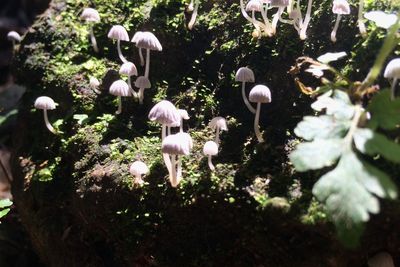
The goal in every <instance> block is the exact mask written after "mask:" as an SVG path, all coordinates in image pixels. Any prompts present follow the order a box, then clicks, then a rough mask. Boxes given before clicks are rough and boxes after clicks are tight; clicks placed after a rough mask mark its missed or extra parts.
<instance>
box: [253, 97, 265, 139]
mask: <svg viewBox="0 0 400 267" xmlns="http://www.w3.org/2000/svg"><path fill="white" fill-rule="evenodd" d="M260 110H261V102H257V111H256V117H255V118H254V132H255V133H256V136H257V140H258V142H259V143H262V142H264V139H263V138H262V134H261V132H260V127H259V126H258V123H259V120H260Z"/></svg>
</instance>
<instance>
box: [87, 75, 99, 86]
mask: <svg viewBox="0 0 400 267" xmlns="http://www.w3.org/2000/svg"><path fill="white" fill-rule="evenodd" d="M99 85H100V81H99V80H98V79H97V78H96V77H90V79H89V86H90V87H91V88H96V87H98V86H99Z"/></svg>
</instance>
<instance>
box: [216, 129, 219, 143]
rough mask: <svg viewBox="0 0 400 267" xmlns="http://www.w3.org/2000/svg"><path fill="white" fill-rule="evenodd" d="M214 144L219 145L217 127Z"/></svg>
mask: <svg viewBox="0 0 400 267" xmlns="http://www.w3.org/2000/svg"><path fill="white" fill-rule="evenodd" d="M215 143H217V144H218V145H219V127H217V132H216V133H215Z"/></svg>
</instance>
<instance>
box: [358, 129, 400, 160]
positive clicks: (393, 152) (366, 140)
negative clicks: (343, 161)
mask: <svg viewBox="0 0 400 267" xmlns="http://www.w3.org/2000/svg"><path fill="white" fill-rule="evenodd" d="M353 138H354V144H355V146H356V148H357V149H358V150H359V151H360V152H362V153H364V154H368V155H371V156H375V155H376V154H380V155H382V156H383V157H384V158H385V159H387V160H390V161H392V162H395V163H400V145H399V144H397V143H395V142H393V141H391V140H389V139H388V138H387V137H386V136H384V135H383V134H380V133H377V132H374V131H372V130H371V129H367V128H365V129H360V128H358V129H357V130H356V131H355V132H354V136H353Z"/></svg>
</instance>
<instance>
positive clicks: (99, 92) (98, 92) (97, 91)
mask: <svg viewBox="0 0 400 267" xmlns="http://www.w3.org/2000/svg"><path fill="white" fill-rule="evenodd" d="M92 89H93V91H94V92H95V93H96V94H98V95H100V94H101V91H99V90H97V89H96V88H94V87H92Z"/></svg>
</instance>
